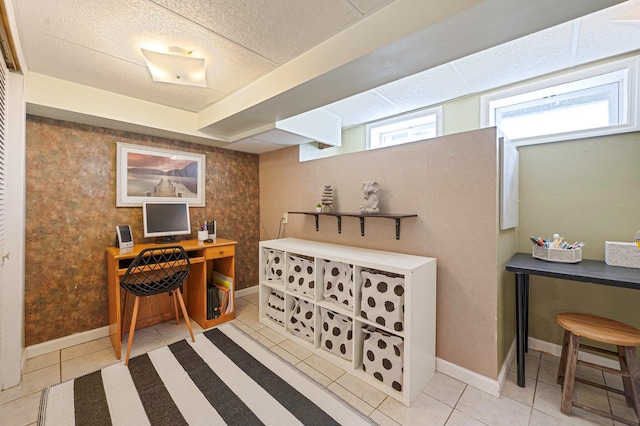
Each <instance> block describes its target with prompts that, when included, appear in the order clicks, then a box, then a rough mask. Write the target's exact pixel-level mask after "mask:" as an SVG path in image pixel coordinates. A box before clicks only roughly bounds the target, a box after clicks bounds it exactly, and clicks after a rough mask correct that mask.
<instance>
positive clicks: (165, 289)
mask: <svg viewBox="0 0 640 426" xmlns="http://www.w3.org/2000/svg"><path fill="white" fill-rule="evenodd" d="M190 270H191V263H190V262H189V257H188V256H187V253H186V252H185V251H184V248H182V247H181V246H164V247H158V248H148V249H145V250H142V251H141V252H140V253H139V254H138V255H137V256H136V258H135V259H134V260H133V262H131V265H129V268H127V272H125V274H124V276H123V277H122V279H120V286H121V287H122V288H123V289H124V290H125V293H124V297H125V299H124V304H123V309H122V316H123V318H124V313H125V312H126V307H127V293H131V294H133V295H135V296H136V299H135V301H134V303H133V313H132V315H131V327H130V329H129V342H128V343H127V356H126V358H125V362H124V365H129V355H130V354H131V343H132V342H133V333H134V332H135V329H136V320H137V316H138V304H139V302H140V296H153V295H156V294H162V293H172V294H173V305H174V308H175V311H176V323H178V324H179V323H180V319H179V318H178V302H180V308H181V309H182V315H183V316H184V319H185V321H186V323H187V327H188V328H189V333H190V334H191V340H192V341H194V342H195V341H196V340H195V337H194V336H193V330H192V329H191V323H190V322H189V315H188V314H187V308H186V307H185V305H184V300H183V299H182V294H181V292H180V287H181V286H182V284H183V283H184V280H185V279H186V278H187V275H189V271H190ZM123 328H124V326H123ZM120 333H121V338H122V336H123V335H124V330H120Z"/></svg>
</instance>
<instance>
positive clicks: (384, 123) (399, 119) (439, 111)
mask: <svg viewBox="0 0 640 426" xmlns="http://www.w3.org/2000/svg"><path fill="white" fill-rule="evenodd" d="M432 114H435V116H436V137H438V136H442V105H439V106H437V107H433V108H428V109H422V110H420V111H415V112H412V113H409V114H401V115H397V116H395V117H392V118H386V119H383V120H378V121H374V122H372V123H367V125H366V130H365V133H366V149H367V150H370V149H380V148H389V147H374V148H371V130H372V129H374V128H377V127H382V126H387V125H389V124H394V123H398V122H402V121H407V120H411V119H414V118H418V117H423V116H426V115H432ZM412 142H418V141H412ZM412 142H403V143H400V144H397V145H391V146H398V145H404V144H405V143H412Z"/></svg>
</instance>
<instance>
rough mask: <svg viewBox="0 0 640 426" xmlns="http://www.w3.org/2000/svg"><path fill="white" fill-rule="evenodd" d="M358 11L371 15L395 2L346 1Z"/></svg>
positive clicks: (385, 0)
mask: <svg viewBox="0 0 640 426" xmlns="http://www.w3.org/2000/svg"><path fill="white" fill-rule="evenodd" d="M345 1H348V2H349V3H351V4H352V5H353V7H355V8H356V9H358V11H359V12H360V13H370V12H373V11H375V10H378V9H380V8H382V7H383V6H386V5H388V4H391V3H393V1H394V0H345Z"/></svg>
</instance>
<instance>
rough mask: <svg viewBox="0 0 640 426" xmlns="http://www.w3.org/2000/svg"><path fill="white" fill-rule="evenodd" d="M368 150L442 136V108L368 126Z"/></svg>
mask: <svg viewBox="0 0 640 426" xmlns="http://www.w3.org/2000/svg"><path fill="white" fill-rule="evenodd" d="M366 132H367V149H376V148H384V147H387V146H393V145H400V144H403V143H408V142H415V141H421V140H423V139H430V138H435V137H436V136H440V135H442V107H437V108H430V109H428V110H423V111H419V112H414V113H411V114H405V115H400V116H397V117H394V118H390V119H387V120H382V121H377V122H375V123H371V124H367V130H366Z"/></svg>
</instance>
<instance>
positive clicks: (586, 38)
mask: <svg viewBox="0 0 640 426" xmlns="http://www.w3.org/2000/svg"><path fill="white" fill-rule="evenodd" d="M638 5H640V2H638V1H633V2H627V3H623V4H621V5H618V6H614V7H611V8H609V9H606V10H603V11H602V12H600V13H598V14H597V15H591V16H585V17H584V18H582V19H580V38H579V41H578V51H577V55H576V61H577V62H578V63H585V62H591V61H594V60H598V59H600V58H602V57H603V55H604V56H610V55H617V54H621V53H624V52H629V51H631V50H636V49H640V25H638V24H637V23H636V24H630V23H620V22H612V20H613V19H615V18H617V17H618V16H620V15H621V14H623V13H625V12H626V11H629V10H632V9H633V8H634V7H638Z"/></svg>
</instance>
